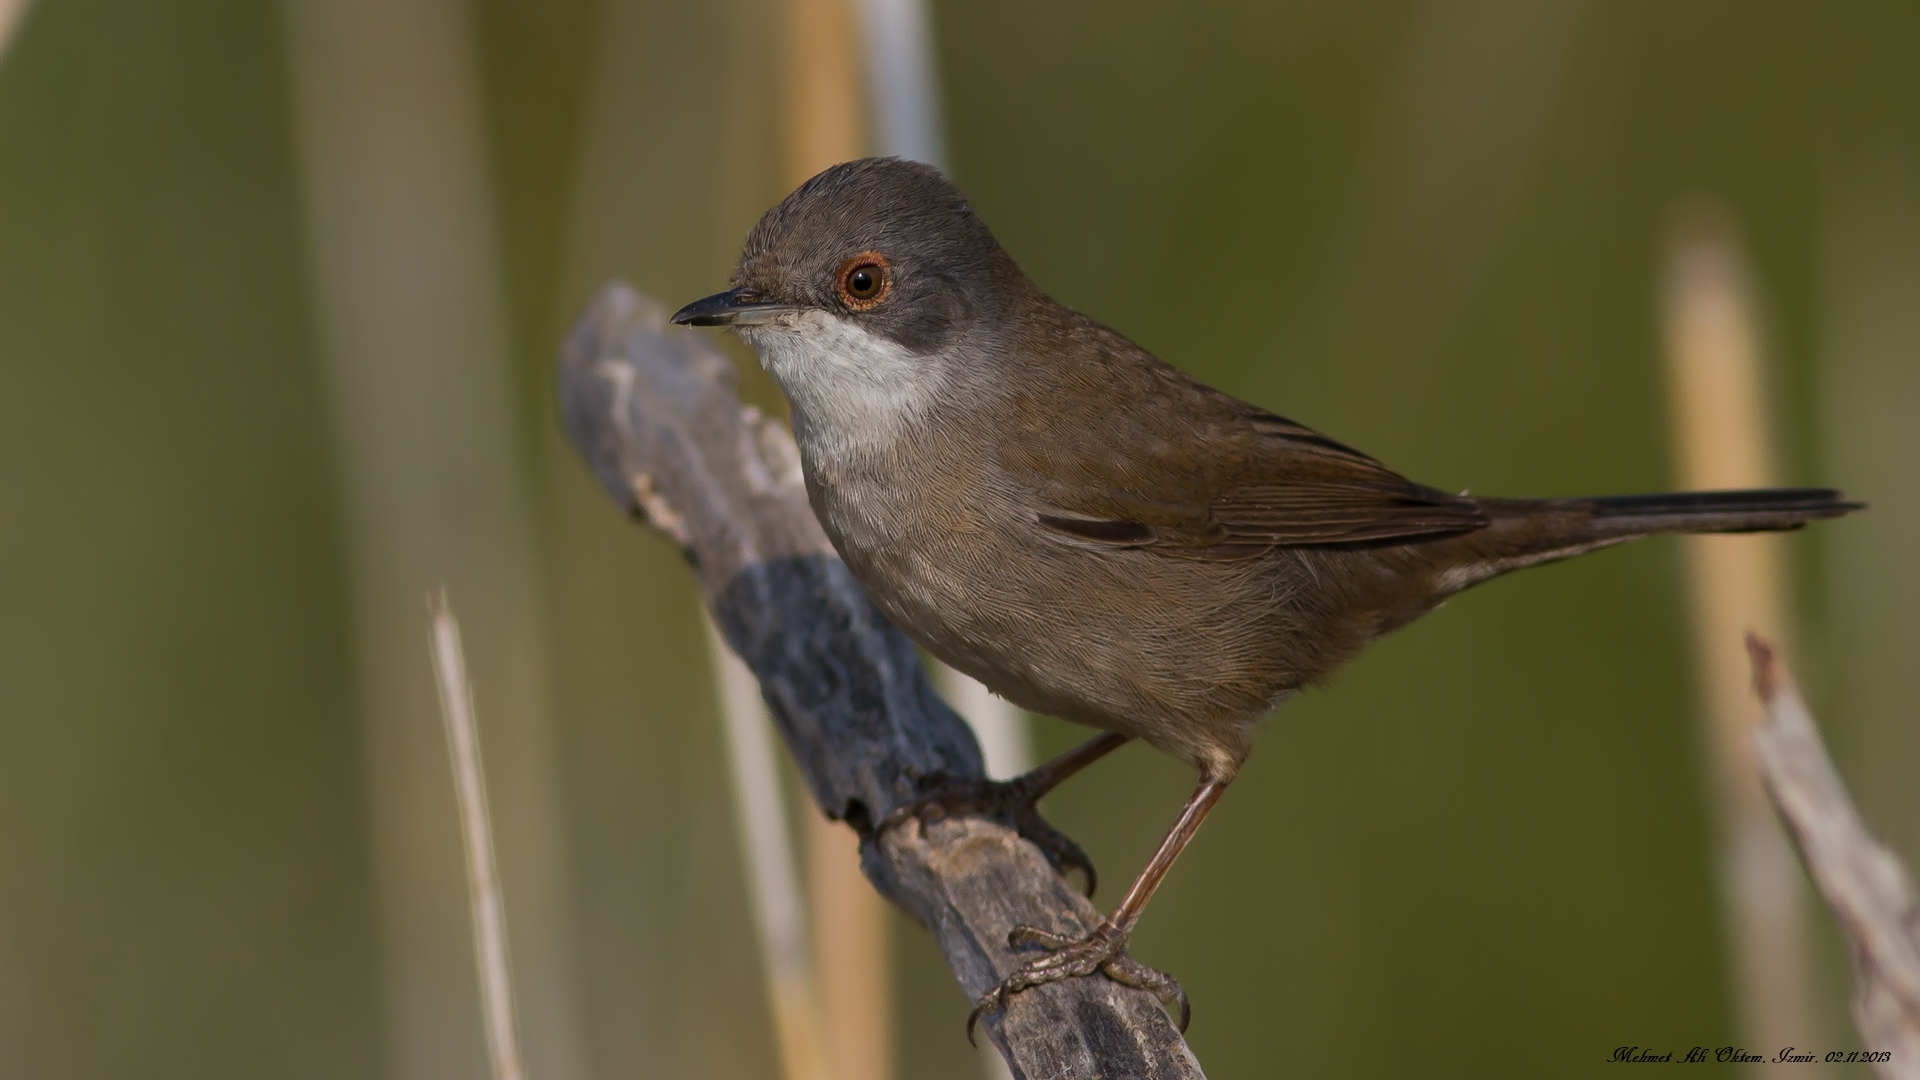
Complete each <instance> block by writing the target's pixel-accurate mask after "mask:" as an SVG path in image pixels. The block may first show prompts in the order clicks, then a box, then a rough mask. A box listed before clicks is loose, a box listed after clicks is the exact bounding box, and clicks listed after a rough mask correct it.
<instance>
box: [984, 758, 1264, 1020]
mask: <svg viewBox="0 0 1920 1080" xmlns="http://www.w3.org/2000/svg"><path fill="white" fill-rule="evenodd" d="M1228 783H1229V781H1228V780H1225V779H1216V778H1203V779H1202V780H1201V781H1200V786H1199V787H1197V788H1195V789H1194V791H1193V795H1192V796H1190V797H1189V798H1188V799H1187V804H1186V805H1185V806H1183V807H1181V809H1180V817H1179V818H1178V819H1177V820H1175V821H1174V823H1173V828H1172V829H1170V830H1168V832H1167V838H1166V839H1165V840H1162V841H1160V848H1159V850H1158V851H1155V852H1154V853H1153V858H1151V859H1149V860H1147V865H1146V867H1145V869H1143V870H1141V871H1140V876H1139V877H1137V878H1134V879H1133V886H1132V887H1131V888H1129V889H1128V890H1127V895H1126V896H1125V897H1124V898H1123V899H1122V900H1121V901H1120V906H1119V907H1117V908H1115V909H1113V914H1111V915H1109V916H1107V918H1106V919H1105V921H1103V922H1101V924H1100V925H1099V926H1096V927H1094V929H1093V932H1092V933H1090V934H1088V935H1087V936H1085V937H1083V938H1079V939H1077V940H1076V939H1071V938H1066V937H1062V936H1060V935H1058V934H1050V933H1047V932H1046V931H1044V930H1038V929H1035V928H1034V927H1031V926H1019V927H1015V928H1014V930H1013V932H1012V933H1010V934H1008V935H1007V944H1008V945H1010V946H1012V947H1014V948H1019V947H1021V946H1023V945H1039V946H1043V947H1044V948H1046V949H1047V954H1046V955H1045V956H1042V957H1039V958H1038V959H1035V960H1030V961H1028V962H1027V963H1026V964H1024V965H1022V966H1021V967H1019V968H1017V969H1016V970H1015V971H1014V972H1013V974H1011V975H1009V976H1007V977H1006V979H1005V980H1004V981H1002V982H1001V983H1000V985H998V986H996V987H994V988H993V989H991V990H989V991H987V992H986V993H985V994H983V995H981V997H980V1000H979V1001H977V1002H975V1003H974V1006H973V1012H972V1013H970V1014H968V1016H967V1038H968V1040H969V1041H971V1040H972V1038H973V1025H974V1022H975V1021H976V1020H978V1019H979V1018H980V1014H981V1013H986V1012H995V1011H997V1010H999V1009H1003V1008H1005V1007H1006V1004H1007V999H1008V998H1009V997H1011V996H1013V995H1014V994H1017V993H1019V992H1020V991H1022V990H1025V989H1028V988H1029V987H1034V986H1042V985H1044V984H1046V983H1050V982H1058V981H1059V980H1061V979H1069V978H1075V977H1078V976H1084V975H1092V974H1093V973H1095V972H1104V973H1105V974H1106V975H1107V977H1109V978H1111V979H1113V980H1114V981H1115V982H1121V983H1125V984H1127V985H1128V986H1137V987H1139V988H1141V989H1143V990H1151V991H1152V992H1153V993H1154V995H1155V996H1157V997H1158V998H1159V999H1160V1002H1161V1004H1163V1005H1165V1006H1166V1007H1167V1010H1168V1011H1169V1012H1177V1013H1178V1014H1179V1017H1180V1030H1181V1031H1183V1032H1184V1031H1186V1030H1187V1021H1188V1019H1189V1018H1191V1016H1192V1015H1193V1009H1192V1006H1191V1005H1190V1004H1189V1003H1188V1001H1187V995H1186V992H1185V991H1183V990H1181V989H1180V984H1179V983H1178V982H1175V981H1174V979H1173V976H1171V975H1168V974H1166V973H1165V972H1161V971H1155V970H1154V969H1153V968H1150V967H1148V966H1146V965H1145V964H1142V963H1140V962H1139V961H1138V960H1135V959H1133V958H1132V957H1130V956H1128V955H1127V951H1126V950H1127V937H1128V935H1130V934H1132V933H1133V927H1134V924H1135V923H1138V922H1139V921H1140V913H1141V912H1142V911H1144V910H1146V906H1147V901H1148V900H1151V899H1152V898H1153V892H1154V890H1155V889H1158V888H1159V887H1160V882H1161V881H1162V880H1163V879H1165V878H1166V876H1167V871H1168V870H1171V869H1172V868H1173V860H1175V859H1177V858H1179V857H1180V852H1181V851H1183V850H1185V848H1186V846H1187V844H1188V843H1189V842H1190V841H1192V840H1193V837H1194V834H1195V833H1197V832H1199V831H1200V823H1201V822H1202V821H1205V820H1206V817H1207V812H1208V811H1210V810H1212V809H1213V804H1214V803H1217V802H1219V801H1220V796H1221V795H1222V794H1224V793H1225V792H1226V790H1227V784H1228Z"/></svg>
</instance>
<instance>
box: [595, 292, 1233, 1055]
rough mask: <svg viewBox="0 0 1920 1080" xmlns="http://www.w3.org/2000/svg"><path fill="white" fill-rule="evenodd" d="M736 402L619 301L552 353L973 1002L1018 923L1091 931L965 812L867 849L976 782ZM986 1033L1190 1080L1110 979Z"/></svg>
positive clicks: (951, 727)
mask: <svg viewBox="0 0 1920 1080" xmlns="http://www.w3.org/2000/svg"><path fill="white" fill-rule="evenodd" d="M734 385H735V384H734V373H733V368H732V364H731V363H730V362H729V361H728V360H727V359H726V358H725V357H723V356H722V355H721V354H720V353H718V352H717V351H716V350H715V349H714V348H713V347H712V345H711V344H710V343H709V342H708V341H706V340H705V339H704V338H702V337H701V336H699V335H698V334H696V333H688V332H682V331H677V330H672V329H670V328H668V327H667V325H666V318H665V312H664V311H663V310H662V309H661V307H660V306H659V305H658V304H656V303H654V302H653V301H651V300H649V299H647V298H645V297H642V296H640V295H639V294H637V293H635V292H634V291H633V290H631V289H629V288H627V287H626V286H625V285H622V284H617V283H616V284H613V285H609V286H607V287H606V288H605V289H604V290H602V292H601V294H600V295H599V297H598V298H596V299H595V301H594V303H593V304H592V306H591V307H590V308H589V309H588V310H587V312H586V313H585V314H584V315H583V316H582V317H581V318H580V320H579V322H578V323H577V324H575V326H574V329H573V331H572V332H571V334H570V335H569V336H568V338H567V341H566V344H565V346H564V347H563V349H562V352H561V359H560V402H561V410H562V413H563V416H564V420H565V424H566V428H567V433H568V435H569V436H570V437H571V439H572V441H573V443H574V445H575V447H576V448H578V450H579V451H580V453H581V455H582V456H583V457H585V458H586V460H587V462H588V464H589V465H591V466H592V468H593V470H594V472H595V474H596V475H597V476H598V477H599V479H600V482H601V485H602V486H603V487H604V488H605V489H606V491H607V493H608V494H609V495H611V496H612V497H613V499H614V501H615V502H616V503H618V504H619V505H620V506H621V507H622V508H624V509H625V510H626V511H627V512H628V513H630V514H632V515H634V516H635V517H637V518H639V519H640V520H642V521H645V522H646V523H648V524H650V525H652V526H653V527H655V528H656V529H658V530H660V531H661V532H663V533H665V534H666V535H667V536H669V537H670V538H672V539H673V540H674V541H675V542H676V543H678V544H679V545H680V547H681V549H682V550H683V551H684V552H685V553H686V556H687V559H688V561H689V562H690V563H691V564H692V567H693V570H694V572H695V574H696V575H697V576H698V577H699V580H700V584H701V588H702V591H703V593H704V595H705V598H706V602H707V605H708V607H709V609H710V610H711V611H712V613H713V616H714V620H715V622H716V623H717V624H718V625H719V626H720V628H721V632H722V633H723V634H724V635H725V637H726V639H727V643H728V645H730V646H731V647H732V648H733V650H734V651H735V652H736V653H738V654H739V655H740V657H741V658H742V659H743V660H745V661H746V663H747V665H748V666H749V667H750V668H752V670H753V672H754V674H755V675H756V676H757V677H758V678H759V680H760V686H761V692H762V694H763V695H764V696H765V698H766V701H767V704H768V706H769V708H770V709H771V711H772V714H773V717H774V723H775V725H776V726H777V727H778V728H779V730H780V735H781V737H782V738H783V739H784V740H785V741H786V744H787V747H788V749H789V750H790V751H791V752H792V753H793V756H794V758H795V760H796V761H797V762H798V763H799V765H800V770H801V772H802V773H803V774H804V775H805V776H806V780H807V784H808V786H809V787H810V789H811V791H812V794H813V798H814V802H815V803H816V804H817V805H818V806H819V807H820V809H821V810H822V811H823V812H825V813H826V814H828V815H829V816H831V817H835V818H840V819H844V820H846V821H848V822H850V823H851V824H853V825H854V827H855V828H856V829H858V830H859V832H860V835H861V868H862V870H863V871H864V872H865V873H866V876H867V878H868V880H870V881H871V882H872V883H873V885H874V887H875V888H876V889H878V890H879V891H880V892H881V894H882V895H884V896H886V897H887V898H888V899H890V900H892V901H893V902H894V903H896V904H898V905H900V907H902V908H903V909H905V910H906V911H907V912H908V913H909V914H911V915H912V916H913V917H914V918H916V919H918V920H919V921H920V923H921V924H922V925H924V926H926V927H927V928H928V929H929V930H931V931H932V932H933V934H934V936H935V938H936V939H938V941H939V944H940V948H941V951H942V952H943V953H945V955H946V958H947V964H948V966H949V967H951V968H952V970H953V974H954V977H955V979H956V980H957V981H958V982H959V984H960V987H961V989H962V990H963V991H964V992H965V993H966V995H967V997H968V998H969V999H972V998H977V997H978V996H979V995H981V994H983V993H985V992H986V991H987V990H989V989H990V988H992V987H993V986H994V985H995V984H996V983H997V982H998V981H999V980H1000V979H1001V978H1003V977H1004V976H1005V975H1006V974H1008V973H1009V972H1011V971H1012V970H1013V969H1014V967H1015V966H1017V965H1018V964H1019V963H1021V962H1023V961H1024V960H1025V959H1027V958H1028V956H1027V955H1025V954H1019V953H1015V952H1014V951H1013V950H1011V949H1009V948H1008V947H1007V944H1006V942H1007V934H1008V932H1009V931H1011V930H1012V929H1013V928H1014V927H1015V926H1017V925H1022V924H1026V925H1032V926H1037V927H1040V928H1042V929H1045V930H1050V931H1053V932H1055V933H1072V934H1078V933H1082V932H1085V931H1088V930H1091V929H1092V928H1093V927H1094V926H1096V925H1097V924H1098V923H1099V920H1100V914H1099V912H1098V911H1096V910H1095V909H1094V907H1093V905H1092V904H1091V903H1089V902H1088V901H1087V899H1086V898H1085V897H1083V896H1081V895H1080V894H1079V893H1078V892H1077V891H1075V890H1074V889H1073V888H1072V887H1071V886H1070V885H1069V883H1068V882H1067V881H1066V880H1065V879H1063V878H1062V877H1061V876H1060V875H1059V874H1058V873H1056V872H1055V871H1054V870H1053V868H1052V867H1051V866H1050V865H1049V864H1048V863H1047V860H1046V858H1045V856H1043V855H1042V854H1041V853H1040V851H1039V849H1038V848H1035V847H1034V846H1033V845H1031V844H1029V843H1028V842H1027V841H1026V840H1024V839H1022V838H1021V837H1020V836H1019V835H1018V833H1017V832H1016V831H1015V830H1014V829H1013V828H1012V827H1011V824H1010V823H1008V822H1005V821H1000V820H995V819H993V818H988V817H981V816H967V815H960V816H952V817H943V818H939V819H937V820H933V821H929V822H920V821H911V820H910V821H908V822H907V823H906V824H904V825H902V826H900V827H897V828H894V829H890V830H888V831H887V832H885V833H884V834H881V835H876V834H875V832H874V828H873V824H874V823H875V822H877V821H880V820H882V819H884V818H885V817H886V816H887V814H888V813H890V812H892V811H893V810H894V809H896V808H898V807H901V806H903V805H905V804H907V803H909V802H910V801H912V800H913V799H914V798H916V797H917V796H918V795H920V794H922V793H924V792H926V791H927V790H928V789H929V787H930V786H931V785H933V784H935V783H937V782H938V781H939V780H941V779H942V778H957V779H966V778H975V777H981V776H983V775H984V771H983V766H982V763H981V756H980V748H979V746H978V744H977V743H976V742H975V741H974V737H973V733H972V731H971V730H970V729H969V728H968V727H967V725H966V723H965V721H963V720H961V718H960V717H959V716H958V715H957V714H956V713H955V712H954V711H953V710H952V709H951V708H949V707H948V706H947V704H946V703H945V702H944V701H942V700H941V699H940V698H939V696H938V695H937V694H935V693H934V691H933V688H932V686H931V684H930V683H929V682H928V679H927V675H926V672H925V671H924V670H923V669H922V668H921V666H920V661H919V657H918V655H917V654H916V653H915V651H914V647H913V644H912V643H911V642H910V641H908V640H907V638H906V637H905V635H903V634H901V633H900V632H899V631H898V630H896V629H895V628H894V627H893V626H892V625H891V624H889V623H888V622H887V621H886V619H885V618H884V617H883V616H881V614H880V613H879V612H878V611H877V610H876V609H875V608H874V607H873V605H872V604H871V603H870V602H869V601H868V600H867V597H866V595H865V594H864V593H863V592H861V590H860V586H859V584H858V583H857V582H856V581H855V580H854V579H853V576H852V574H851V572H849V571H848V569H847V567H846V565H845V564H844V563H842V562H841V561H840V559H839V557H838V556H837V555H835V554H834V551H833V548H832V546H831V545H830V544H829V543H828V541H827V538H826V536H825V534H824V533H822V532H821V530H820V526H819V523H818V522H817V521H816V520H815V519H814V516H813V511H812V508H811V507H809V506H808V504H807V499H806V493H805V490H804V488H803V486H802V482H801V478H800V466H799V456H798V453H797V452H796V451H795V449H794V446H793V440H792V437H791V436H790V435H789V434H788V433H787V431H786V429H785V428H784V427H783V426H781V425H780V424H779V423H778V422H776V421H774V420H771V419H769V418H767V417H765V416H762V415H760V413H759V412H758V411H757V410H755V409H753V408H751V407H748V406H744V405H742V404H741V402H740V400H739V398H738V396H737V395H736V394H735V391H734ZM956 1006H957V1003H956ZM962 1019H963V1014H962V1013H961V1012H960V1010H959V1009H958V1008H957V1007H956V1009H955V1015H954V1025H955V1027H956V1028H958V1027H959V1026H960V1024H961V1022H962ZM982 1027H983V1029H984V1030H985V1031H986V1033H987V1035H988V1037H989V1038H991V1039H992V1040H993V1042H994V1044H995V1045H996V1046H997V1047H998V1048H999V1049H1000V1052H1001V1054H1002V1055H1003V1056H1005V1058H1006V1059H1007V1063H1008V1065H1009V1066H1010V1067H1011V1069H1012V1070H1013V1074H1014V1075H1015V1076H1016V1077H1022V1078H1032V1080H1062V1078H1068V1077H1089V1078H1091V1077H1153V1078H1169V1080H1170V1078H1176V1077H1199V1076H1201V1075H1202V1074H1201V1071H1200V1066H1199V1063H1198V1062H1197V1061H1196V1060H1195V1058H1194V1056H1193V1054H1192V1052H1191V1051H1190V1050H1189V1049H1188V1048H1187V1045H1186V1043H1185V1042H1184V1041H1183V1040H1182V1039H1181V1037H1180V1034H1179V1032H1178V1031H1176V1030H1175V1028H1174V1025H1173V1022H1172V1021H1171V1020H1170V1019H1169V1018H1168V1016H1167V1014H1166V1012H1165V1011H1164V1010H1163V1009H1162V1008H1161V1007H1160V1004H1159V1002H1158V1001H1157V1000H1155V999H1154V997H1153V996H1152V995H1151V994H1148V993H1146V992H1145V991H1141V990H1136V989H1132V988H1129V987H1125V986H1121V985H1119V984H1117V983H1114V982H1112V981H1110V980H1108V979H1105V978H1103V977H1095V978H1084V979H1071V980H1067V981H1065V982H1061V983H1055V984H1052V985H1048V986H1044V987H1039V988H1036V989H1033V990H1029V991H1026V992H1024V993H1021V994H1019V995H1017V996H1015V998H1014V999H1013V1002H1012V1004H1011V1005H1010V1006H1009V1007H1008V1008H1007V1009H1006V1010H1005V1012H1004V1013H1002V1014H999V1015H994V1016H988V1017H983V1018H982Z"/></svg>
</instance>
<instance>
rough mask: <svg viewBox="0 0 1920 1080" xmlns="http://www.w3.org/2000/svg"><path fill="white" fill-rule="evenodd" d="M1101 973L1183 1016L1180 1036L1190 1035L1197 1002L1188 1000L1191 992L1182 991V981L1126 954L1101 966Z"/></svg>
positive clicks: (1121, 954) (1171, 1011)
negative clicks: (1188, 994)
mask: <svg viewBox="0 0 1920 1080" xmlns="http://www.w3.org/2000/svg"><path fill="white" fill-rule="evenodd" d="M1100 970H1101V972H1103V973H1104V974H1105V975H1106V976H1107V977H1108V978H1110V979H1112V980H1113V981H1114V982H1117V983H1121V984H1123V985H1126V986H1131V987H1133V988H1134V989H1136V990H1145V991H1147V992H1148V993H1150V994H1152V995H1153V996H1154V997H1157V998H1159V999H1160V1006H1161V1008H1164V1009H1166V1010H1167V1011H1168V1012H1170V1013H1177V1014H1178V1015H1179V1017H1180V1034H1182V1035H1185V1034H1186V1033H1187V1025H1188V1024H1190V1023H1192V1022H1193V1002H1192V1001H1190V1000H1188V998H1187V992H1186V991H1185V990H1183V989H1181V987H1180V980H1178V979H1176V978H1174V977H1173V976H1171V975H1169V974H1167V973H1166V972H1164V971H1161V970H1159V969H1158V968H1150V967H1148V966H1147V965H1145V964H1143V963H1141V962H1140V961H1138V960H1135V959H1134V958H1133V957H1131V956H1128V955H1127V954H1126V953H1120V954H1119V955H1117V956H1115V957H1114V958H1113V959H1111V960H1109V961H1107V962H1106V963H1104V964H1102V965H1100Z"/></svg>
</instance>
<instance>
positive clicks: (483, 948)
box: [427, 589, 526, 1080]
mask: <svg viewBox="0 0 1920 1080" xmlns="http://www.w3.org/2000/svg"><path fill="white" fill-rule="evenodd" d="M427 610H428V611H429V612H430V614H431V616H432V620H433V671H434V676H435V681H436V682H437V683H438V684H439V688H440V716H441V719H443V720H444V721H446V728H447V756H448V757H449V758H450V759H452V762H453V792H454V797H455V798H456V799H457V800H458V801H459V804H460V833H461V836H462V837H463V838H464V840H465V841H466V849H467V898H468V900H469V901H470V902H471V904H472V907H473V955H474V965H475V967H476V968H477V969H478V975H479V979H480V1006H481V1012H482V1014H483V1015H484V1018H485V1020H486V1028H487V1056H488V1057H489V1058H490V1059H491V1060H492V1062H493V1076H494V1080H523V1078H524V1076H525V1075H526V1074H525V1071H524V1069H523V1068H522V1066H521V1064H520V1034H519V1028H518V1026H517V1025H516V1024H515V1023H514V1016H513V972H512V969H511V967H510V965H509V962H508V954H507V913H506V908H505V907H504V905H503V904H502V902H501V899H500V875H499V871H498V869H497V864H496V863H495V861H494V856H493V821H492V817H491V815H489V814H488V812H487V778H486V773H485V772H483V771H482V769H481V767H480V730H479V728H478V727H477V726H476V725H475V724H474V720H473V690H472V688H471V686H470V684H469V683H468V682H467V662H466V658H465V656H464V655H463V654H462V653H461V649H460V623H459V622H458V621H456V620H455V619H454V617H453V609H452V608H450V607H448V606H447V593H446V590H445V589H441V590H440V591H438V592H436V593H434V594H432V595H431V596H429V597H428V598H427Z"/></svg>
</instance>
